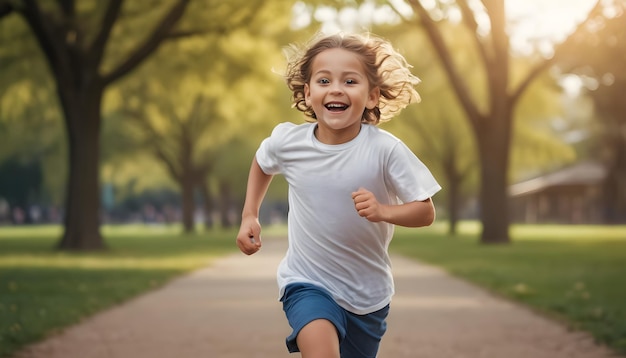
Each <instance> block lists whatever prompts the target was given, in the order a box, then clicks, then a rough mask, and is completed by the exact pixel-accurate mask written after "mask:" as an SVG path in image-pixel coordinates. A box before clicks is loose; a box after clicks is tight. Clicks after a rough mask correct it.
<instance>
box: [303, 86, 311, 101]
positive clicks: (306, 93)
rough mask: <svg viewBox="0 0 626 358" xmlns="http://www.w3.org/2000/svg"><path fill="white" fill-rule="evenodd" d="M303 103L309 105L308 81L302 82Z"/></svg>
mask: <svg viewBox="0 0 626 358" xmlns="http://www.w3.org/2000/svg"><path fill="white" fill-rule="evenodd" d="M304 103H305V104H306V105H307V106H309V107H311V89H310V88H309V84H308V83H305V84H304Z"/></svg>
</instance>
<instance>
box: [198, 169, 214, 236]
mask: <svg viewBox="0 0 626 358" xmlns="http://www.w3.org/2000/svg"><path fill="white" fill-rule="evenodd" d="M198 187H199V188H200V192H201V194H202V202H203V204H204V228H205V229H206V230H209V229H212V228H213V197H212V196H211V192H210V191H209V186H208V185H207V184H206V180H201V181H200V183H199V184H198Z"/></svg>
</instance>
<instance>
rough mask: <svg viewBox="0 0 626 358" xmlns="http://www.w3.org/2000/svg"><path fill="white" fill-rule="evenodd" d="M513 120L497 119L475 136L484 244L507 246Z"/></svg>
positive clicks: (480, 128) (480, 129)
mask: <svg viewBox="0 0 626 358" xmlns="http://www.w3.org/2000/svg"><path fill="white" fill-rule="evenodd" d="M510 122H511V118H510V116H509V118H498V120H491V121H489V124H487V125H484V126H479V128H478V131H477V133H476V138H477V139H478V140H477V143H478V155H479V158H480V161H481V165H480V173H481V176H480V205H481V206H480V216H481V222H482V225H483V228H482V233H481V242H482V243H484V244H505V243H509V242H510V237H509V208H508V196H507V195H508V194H507V173H508V158H509V151H510V129H509V128H510Z"/></svg>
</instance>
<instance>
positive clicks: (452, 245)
mask: <svg viewBox="0 0 626 358" xmlns="http://www.w3.org/2000/svg"><path fill="white" fill-rule="evenodd" d="M445 229H446V228H445V226H444V225H443V224H438V225H435V226H433V227H430V228H424V229H418V230H407V229H397V231H396V236H395V238H394V240H393V242H392V244H391V250H392V252H397V253H402V254H404V255H407V256H409V257H414V258H417V259H420V260H422V261H425V262H429V263H432V264H435V265H437V266H440V267H443V268H445V269H446V270H447V271H448V272H450V273H452V274H454V275H456V276H458V277H462V278H465V279H467V280H469V281H472V282H474V283H478V284H479V285H481V286H483V287H486V288H487V289H489V290H491V291H492V292H496V293H497V294H500V295H502V296H505V297H507V298H510V299H513V300H516V301H519V302H523V303H525V304H527V305H529V306H530V307H533V308H535V309H536V310H538V311H539V312H542V313H543V314H546V315H548V316H549V317H551V318H554V319H558V320H562V321H564V322H566V323H567V324H568V325H569V326H570V327H573V328H575V329H581V330H586V331H589V332H591V333H592V334H593V336H594V337H595V338H596V340H597V341H599V342H602V343H604V344H607V345H608V346H610V347H612V348H614V349H615V350H616V351H618V352H621V353H626V226H612V227H610V226H560V225H545V226H544V225H524V226H513V227H512V228H511V234H512V239H513V243H512V244H510V245H493V246H492V245H482V244H479V243H478V236H479V226H478V225H477V224H476V223H463V225H461V227H460V234H459V235H458V236H457V237H450V236H448V235H447V234H446V233H445Z"/></svg>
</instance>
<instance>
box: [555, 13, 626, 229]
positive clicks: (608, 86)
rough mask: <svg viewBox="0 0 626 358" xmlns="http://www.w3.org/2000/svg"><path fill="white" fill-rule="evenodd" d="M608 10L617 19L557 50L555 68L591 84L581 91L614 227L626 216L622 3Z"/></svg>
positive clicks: (625, 52)
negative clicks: (593, 119)
mask: <svg viewBox="0 0 626 358" xmlns="http://www.w3.org/2000/svg"><path fill="white" fill-rule="evenodd" d="M614 10H616V12H617V15H616V16H615V17H613V18H612V19H609V20H607V21H605V22H604V24H603V25H602V26H600V27H599V29H596V30H595V31H594V29H593V28H586V30H587V31H585V32H581V33H579V34H578V35H577V36H576V37H575V38H574V39H573V41H572V42H571V43H570V44H569V45H568V47H567V48H564V49H563V55H562V56H561V59H560V61H559V65H560V66H561V67H562V68H563V70H564V71H567V72H572V73H574V74H577V75H579V76H582V77H584V78H587V82H588V83H591V85H590V86H588V87H589V88H588V90H587V93H588V94H589V96H590V97H591V98H592V100H593V102H594V104H595V112H596V114H597V116H598V119H599V120H600V122H601V123H602V126H601V129H600V131H599V132H600V134H599V135H598V136H596V143H595V145H596V149H595V150H594V152H593V154H592V155H593V156H594V157H595V158H599V160H601V161H603V162H604V164H605V166H606V168H607V177H606V182H605V183H604V185H603V190H604V202H605V205H606V212H605V220H606V221H607V222H613V223H618V222H624V220H625V219H624V218H626V117H625V116H624V113H626V102H625V101H624V93H625V92H626V70H625V69H624V62H625V61H626V3H622V5H621V7H618V6H616V7H615V8H614Z"/></svg>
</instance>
